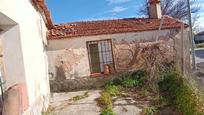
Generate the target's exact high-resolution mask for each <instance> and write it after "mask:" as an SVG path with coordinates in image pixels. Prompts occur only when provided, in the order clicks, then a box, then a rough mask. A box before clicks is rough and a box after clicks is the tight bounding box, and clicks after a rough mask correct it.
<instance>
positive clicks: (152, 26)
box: [48, 16, 187, 40]
mask: <svg viewBox="0 0 204 115" xmlns="http://www.w3.org/2000/svg"><path fill="white" fill-rule="evenodd" d="M160 22H161V19H150V18H126V19H114V20H99V21H82V22H70V23H64V24H57V25H54V29H51V30H49V31H48V39H50V40H52V39H65V38H71V37H80V36H93V35H102V34H115V33H127V32H141V31H151V30H158V29H159V25H160ZM182 24H183V23H182V22H181V21H178V20H176V19H173V18H171V17H169V16H164V21H163V25H162V29H173V28H180V27H181V25H182ZM186 26H187V25H186Z"/></svg>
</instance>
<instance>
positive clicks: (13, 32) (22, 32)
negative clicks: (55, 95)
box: [0, 0, 50, 115]
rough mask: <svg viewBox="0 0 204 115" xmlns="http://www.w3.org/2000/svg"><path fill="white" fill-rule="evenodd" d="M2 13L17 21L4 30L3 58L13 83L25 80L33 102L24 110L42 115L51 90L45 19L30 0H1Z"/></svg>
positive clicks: (32, 114)
mask: <svg viewBox="0 0 204 115" xmlns="http://www.w3.org/2000/svg"><path fill="white" fill-rule="evenodd" d="M0 13H2V14H4V15H5V16H7V17H8V18H9V19H11V20H13V21H14V22H16V23H15V26H14V27H11V29H10V30H8V31H7V32H6V33H3V34H4V35H3V50H4V58H5V59H4V60H3V61H4V65H5V73H6V77H7V80H8V83H9V84H10V85H9V87H10V86H11V87H12V85H15V84H19V83H23V84H25V85H26V87H27V88H26V89H27V94H26V95H27V98H28V102H29V103H28V108H27V111H26V112H25V113H24V114H25V115H27V114H29V115H30V114H31V115H40V114H41V111H42V109H45V108H47V107H48V104H49V92H50V89H49V78H48V65H47V55H46V51H45V47H44V45H45V44H46V31H47V28H46V26H45V23H44V20H43V18H42V16H41V14H40V13H39V12H38V11H37V10H36V9H35V7H34V6H33V5H32V4H31V1H30V0H1V3H0ZM0 22H1V21H0ZM3 24H4V23H3ZM5 26H7V25H5ZM5 43H7V44H5ZM9 81H10V82H9ZM11 81H12V82H11ZM13 98H17V97H13ZM11 103H12V102H11ZM19 108H20V107H19Z"/></svg>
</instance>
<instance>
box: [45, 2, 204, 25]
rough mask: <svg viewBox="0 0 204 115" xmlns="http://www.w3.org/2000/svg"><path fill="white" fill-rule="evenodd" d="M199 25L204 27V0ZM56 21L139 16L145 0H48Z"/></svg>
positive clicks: (201, 3)
mask: <svg viewBox="0 0 204 115" xmlns="http://www.w3.org/2000/svg"><path fill="white" fill-rule="evenodd" d="M197 1H198V2H199V3H200V5H201V10H200V17H201V18H200V20H199V25H200V26H202V27H203V28H204V0H197ZM46 3H47V5H48V7H49V10H50V11H51V14H52V20H53V22H54V23H64V22H72V21H82V20H97V19H112V18H125V17H126V18H127V17H135V16H136V17H138V12H137V11H138V10H139V8H140V7H141V6H142V4H143V0H46Z"/></svg>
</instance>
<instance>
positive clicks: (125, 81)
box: [113, 71, 147, 88]
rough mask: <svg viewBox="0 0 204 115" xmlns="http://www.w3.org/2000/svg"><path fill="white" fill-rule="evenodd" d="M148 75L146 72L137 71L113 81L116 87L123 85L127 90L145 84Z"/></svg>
mask: <svg viewBox="0 0 204 115" xmlns="http://www.w3.org/2000/svg"><path fill="white" fill-rule="evenodd" d="M146 75H147V73H146V72H145V71H136V72H133V73H125V74H122V75H120V76H119V78H118V79H115V80H114V81H113V84H114V85H121V86H123V87H126V88H131V87H135V86H139V85H141V84H143V83H144V81H145V79H146Z"/></svg>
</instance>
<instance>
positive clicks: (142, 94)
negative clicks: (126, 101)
mask: <svg viewBox="0 0 204 115" xmlns="http://www.w3.org/2000/svg"><path fill="white" fill-rule="evenodd" d="M138 95H139V96H141V97H146V96H148V95H149V91H148V90H147V89H142V90H141V91H139V92H138Z"/></svg>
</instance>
